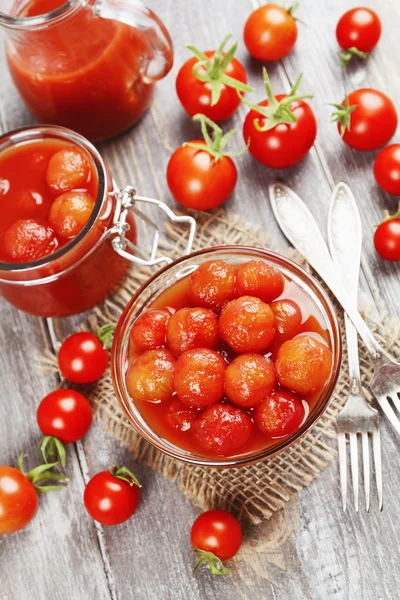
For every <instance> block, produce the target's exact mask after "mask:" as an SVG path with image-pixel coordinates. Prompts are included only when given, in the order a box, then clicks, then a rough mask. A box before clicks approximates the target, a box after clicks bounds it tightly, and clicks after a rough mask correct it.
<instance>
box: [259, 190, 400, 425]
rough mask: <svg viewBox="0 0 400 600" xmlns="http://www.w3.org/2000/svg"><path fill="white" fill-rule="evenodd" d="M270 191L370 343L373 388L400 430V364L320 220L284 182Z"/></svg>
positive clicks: (297, 241) (289, 233)
mask: <svg viewBox="0 0 400 600" xmlns="http://www.w3.org/2000/svg"><path fill="white" fill-rule="evenodd" d="M269 192H270V200H271V206H272V209H273V212H274V215H275V217H276V220H277V221H278V223H279V226H280V228H281V229H282V231H283V233H284V234H285V235H286V237H287V238H288V240H289V241H290V242H291V243H292V245H293V246H294V247H295V248H297V250H299V252H301V254H302V255H303V256H304V257H305V258H306V259H307V260H308V262H309V263H310V265H311V266H312V267H313V268H314V269H315V270H316V271H317V273H319V275H320V276H321V277H322V279H323V280H324V281H325V283H326V284H327V286H328V287H329V288H330V290H331V291H332V293H333V294H334V295H335V296H336V298H337V300H338V301H339V302H340V304H341V305H342V307H343V308H344V310H345V311H346V313H347V314H348V316H349V317H350V319H351V320H352V322H353V325H354V326H355V327H356V329H357V331H358V333H359V335H360V336H361V338H362V340H363V342H364V344H365V346H366V347H367V350H368V352H369V353H370V355H371V357H372V361H373V363H374V375H373V377H372V379H371V381H370V382H369V388H370V390H371V392H372V393H373V395H374V396H375V398H376V399H377V401H378V403H379V405H380V407H381V408H382V410H383V412H384V413H385V415H386V416H387V418H388V419H389V421H390V422H391V424H392V425H393V427H394V428H395V429H396V431H397V433H400V420H399V417H398V416H397V414H396V412H395V410H394V408H395V409H396V410H397V411H399V412H400V364H399V363H398V362H397V361H396V360H395V359H394V358H393V357H392V356H390V354H388V353H387V352H385V351H384V350H383V348H381V346H380V345H379V343H378V342H377V340H376V339H375V337H374V336H373V335H372V332H371V331H370V330H369V329H368V326H367V324H366V323H365V321H364V320H363V318H362V317H361V315H360V313H359V312H358V311H357V310H356V308H354V306H353V303H352V302H351V300H349V298H348V296H347V293H346V291H345V290H344V288H343V286H342V283H341V280H340V278H339V276H338V274H337V272H336V267H335V265H334V264H333V261H332V258H331V255H330V254H329V250H328V247H327V245H326V243H325V240H324V238H323V236H322V233H321V231H320V229H319V227H318V225H317V222H316V221H315V219H314V217H313V216H312V214H311V212H310V211H309V210H308V208H307V206H306V205H305V204H304V202H303V201H302V200H301V199H300V198H299V197H298V196H297V195H296V194H295V193H294V192H293V191H292V190H291V189H290V188H288V187H287V186H286V185H284V184H283V183H281V182H275V183H273V184H271V185H270V188H269ZM391 403H392V404H393V406H392V405H391ZM393 407H394V408H393Z"/></svg>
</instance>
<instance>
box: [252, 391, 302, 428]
mask: <svg viewBox="0 0 400 600" xmlns="http://www.w3.org/2000/svg"><path fill="white" fill-rule="evenodd" d="M304 417H305V410H304V405H303V403H302V401H301V399H300V398H299V397H298V396H296V395H295V394H292V393H291V392H285V391H283V390H276V391H275V392H272V394H271V395H270V396H267V397H266V398H265V399H264V400H263V401H262V402H261V404H259V406H257V408H256V410H255V411H254V422H255V424H256V425H257V427H258V428H259V429H260V430H261V431H262V432H263V433H264V434H265V435H267V436H268V437H271V438H276V437H282V436H284V435H290V434H292V433H294V432H295V431H297V429H298V428H299V427H300V425H301V424H302V423H303V421H304Z"/></svg>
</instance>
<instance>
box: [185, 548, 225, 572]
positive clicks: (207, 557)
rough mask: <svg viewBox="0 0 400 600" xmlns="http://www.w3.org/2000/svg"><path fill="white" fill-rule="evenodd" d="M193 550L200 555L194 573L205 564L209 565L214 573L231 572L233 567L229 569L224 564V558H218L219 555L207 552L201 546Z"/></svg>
mask: <svg viewBox="0 0 400 600" xmlns="http://www.w3.org/2000/svg"><path fill="white" fill-rule="evenodd" d="M193 552H194V553H195V554H198V555H199V557H200V558H199V560H198V561H197V563H196V564H195V566H194V567H193V571H192V573H193V575H194V574H195V573H196V571H197V569H198V568H199V567H200V566H201V565H204V564H205V565H207V566H208V567H209V569H210V571H211V573H213V575H227V574H228V573H230V572H231V569H227V568H226V567H225V566H224V563H223V562H222V560H221V559H220V558H218V556H216V555H215V554H214V553H213V552H207V551H206V550H200V549H199V548H195V549H194V550H193Z"/></svg>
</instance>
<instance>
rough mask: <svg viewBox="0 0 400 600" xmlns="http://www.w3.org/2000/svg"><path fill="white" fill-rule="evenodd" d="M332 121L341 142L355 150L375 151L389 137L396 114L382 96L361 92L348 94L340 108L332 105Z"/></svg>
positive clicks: (364, 90) (375, 93) (394, 126)
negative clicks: (333, 108)
mask: <svg viewBox="0 0 400 600" xmlns="http://www.w3.org/2000/svg"><path fill="white" fill-rule="evenodd" d="M332 106H334V107H335V108H336V111H334V112H333V113H332V120H333V121H335V122H337V124H338V125H337V127H338V131H339V133H340V135H341V136H342V139H343V141H344V142H345V143H346V144H347V145H348V146H350V147H351V148H354V149H355V150H367V151H368V150H377V149H378V148H381V147H382V146H384V145H385V144H387V143H388V141H389V140H390V139H391V138H392V137H393V135H394V134H395V132H396V129H397V120H398V119H397V112H396V108H395V106H394V104H393V102H392V101H391V99H390V98H389V97H388V96H386V94H384V93H383V92H379V91H378V90H374V89H372V88H362V89H359V90H355V91H354V92H351V94H349V95H348V96H346V98H345V100H343V102H342V104H333V105H332Z"/></svg>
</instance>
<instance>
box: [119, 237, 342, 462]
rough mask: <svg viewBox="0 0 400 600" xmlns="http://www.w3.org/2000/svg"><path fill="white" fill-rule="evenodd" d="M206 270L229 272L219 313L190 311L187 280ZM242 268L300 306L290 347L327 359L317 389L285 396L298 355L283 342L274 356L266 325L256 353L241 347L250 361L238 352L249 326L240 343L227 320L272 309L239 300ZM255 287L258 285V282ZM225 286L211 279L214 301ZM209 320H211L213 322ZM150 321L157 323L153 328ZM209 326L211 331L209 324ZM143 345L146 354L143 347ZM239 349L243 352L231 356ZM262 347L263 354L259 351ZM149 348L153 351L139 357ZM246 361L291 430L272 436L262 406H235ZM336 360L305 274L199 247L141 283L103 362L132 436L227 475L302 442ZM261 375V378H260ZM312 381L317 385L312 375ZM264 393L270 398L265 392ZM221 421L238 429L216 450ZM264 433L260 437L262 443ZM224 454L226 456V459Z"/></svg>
mask: <svg viewBox="0 0 400 600" xmlns="http://www.w3.org/2000/svg"><path fill="white" fill-rule="evenodd" d="M210 261H213V262H215V261H216V262H219V263H222V262H223V263H227V264H228V265H229V268H233V271H234V273H235V272H236V284H234V286H233V287H232V291H231V293H232V294H233V296H231V298H233V300H229V301H228V304H226V301H224V303H223V304H221V305H220V306H219V307H216V306H214V307H212V308H211V307H210V305H207V304H204V303H202V302H200V304H199V301H198V299H196V298H194V297H193V289H192V287H191V286H192V284H191V283H190V277H191V274H192V273H194V274H195V273H196V271H197V272H198V273H200V271H199V266H200V265H203V266H205V265H206V264H209V263H210ZM251 261H259V263H258V264H261V265H268V266H269V267H273V268H274V269H277V270H279V272H280V273H281V276H283V280H284V286H283V289H281V290H278V289H277V290H276V292H275V293H276V294H277V296H276V297H275V300H276V301H279V300H282V299H290V300H291V302H292V304H294V305H298V306H300V307H301V315H302V316H301V322H300V320H299V321H297V323H296V324H295V330H293V332H294V333H295V337H294V338H293V339H294V340H297V341H295V344H297V345H299V344H300V345H301V344H303V343H305V342H307V343H311V345H315V346H318V348H319V349H320V350H321V349H322V351H323V353H326V354H327V355H328V356H329V357H330V358H329V361H330V363H329V364H330V366H329V368H328V370H325V374H324V375H323V383H322V384H321V385H322V387H321V386H320V387H319V388H318V389H317V390H316V391H315V392H313V393H305V392H304V394H302V393H297V394H296V393H292V392H293V390H294V389H296V385H297V384H296V382H294V383H293V387H292V382H291V381H290V368H289V369H288V368H287V365H288V364H289V366H290V360H291V358H290V356H292V357H293V356H297V354H296V352H297V350H296V351H295V354H293V349H292V348H291V347H290V343H289V346H285V349H284V350H282V349H281V347H282V346H283V345H284V342H285V339H284V338H282V337H280V338H279V340H280V341H279V343H278V338H276V339H275V341H272V342H271V336H269V334H268V332H266V330H267V329H268V327H269V325H268V324H266V325H265V326H264V330H263V331H261V337H262V336H265V335H267V338H268V339H267V338H264V339H263V340H262V341H261V346H260V345H259V340H260V338H259V337H258V338H256V337H254V338H252V339H251V344H253V346H251V347H250V348H251V350H250V351H249V352H247V350H246V343H247V341H246V338H244V339H243V338H241V332H243V331H245V332H246V331H247V334H248V333H249V332H250V337H251V335H252V333H251V332H252V331H253V329H252V327H253V325H251V327H247V329H246V327H241V326H238V327H237V328H236V329H237V331H236V333H237V332H238V331H239V337H236V338H234V333H233V332H234V330H235V323H234V321H229V318H230V317H231V316H232V314H233V315H234V316H235V318H236V317H237V315H238V314H242V313H240V311H239V313H238V312H237V311H236V309H237V307H238V306H239V305H240V304H241V303H245V304H246V303H248V304H255V305H256V312H257V318H258V316H259V315H260V314H262V313H263V311H264V312H265V317H266V318H267V320H268V319H270V318H271V317H270V312H271V310H270V309H271V307H273V309H274V310H275V309H276V308H277V307H276V306H274V302H275V301H272V302H271V304H270V306H267V304H266V303H264V302H262V301H261V300H260V299H259V298H255V297H250V299H249V297H248V296H247V295H245V296H243V293H242V292H243V290H244V291H246V289H245V288H243V286H242V291H240V290H239V287H240V286H238V283H237V281H238V273H239V271H240V270H241V269H242V268H243V266H244V265H246V264H247V263H249V262H251ZM193 281H194V280H193ZM248 281H250V279H248ZM254 281H255V282H256V285H257V278H256V279H254ZM242 283H243V282H242ZM235 285H236V287H235ZM240 285H242V284H240ZM224 286H225V283H224V281H223V279H220V281H219V284H218V286H217V288H218V293H222V292H221V290H222V291H223V289H224ZM198 289H199V290H200V296H199V298H201V293H202V291H204V290H205V289H207V285H204V281H200V285H199V288H198ZM257 293H258V292H257ZM221 297H222V296H221ZM264 300H268V298H264ZM221 306H222V312H221ZM186 307H190V308H186ZM196 307H201V308H196ZM205 307H207V308H205ZM258 307H259V308H258ZM167 311H168V312H167ZM185 311H186V312H185ZM202 311H203V312H202ZM235 311H236V312H235ZM196 312H197V313H198V314H196ZM213 312H214V313H215V314H214V316H212V313H213ZM230 313H231V314H230ZM149 314H150V316H151V317H152V318H153V322H152V323H150V328H149V327H148V323H146V319H147V321H148V316H149ZM249 314H250V313H249ZM274 314H275V313H274ZM174 315H175V316H174ZM155 318H156V319H157V323H156V325H155V326H154V323H155V321H154V319H155ZM164 318H165V319H166V323H167V325H166V329H165V330H164V331H165V332H166V334H165V333H164V339H162V336H161V337H160V336H159V333H160V331H162V327H163V324H162V322H163V319H164ZM277 318H278V317H277ZM191 319H192V321H190V320H191ZM196 319H198V326H197V332H196V336H197V340H198V341H197V346H198V348H196V347H194V346H193V345H192V346H190V345H189V346H188V345H187V340H188V335H187V333H188V330H187V329H185V328H187V323H189V322H191V323H192V324H193V323H194V322H195V320H196ZM217 321H218V324H217V325H215V323H216V322H217ZM232 324H233V326H232ZM142 325H143V327H142ZM146 327H148V328H147V329H146ZM216 327H217V329H218V327H219V333H218V334H217V336H219V337H218V339H216V338H215V331H216ZM293 332H292V333H293ZM259 333H260V332H258V333H257V335H258V334H259ZM247 334H246V335H247ZM235 335H236V334H235ZM279 335H281V333H279ZM282 335H283V333H282ZM221 336H222V337H221ZM232 336H233V337H232ZM268 336H269V337H268ZM189 337H190V336H189ZM247 337H248V336H247ZM272 337H273V336H272ZM311 338H312V339H311ZM149 340H151V343H153V346H151V345H150V346H149ZM299 340H300V342H299ZM227 341H228V343H227ZM242 343H244V345H243V347H240V344H242ZM254 343H255V344H256V345H255V346H254ZM180 344H181V346H180ZM182 344H183V345H182ZM257 344H258V346H257ZM265 345H266V346H267V347H266V349H265V350H261V348H264V346H265ZM152 347H153V348H155V349H154V350H152V349H150V350H149V349H148V348H152ZM233 347H234V348H235V350H233ZM186 348H189V349H188V350H187V349H186ZM172 350H173V351H172ZM253 351H254V352H255V353H256V354H257V356H255V357H254V356H253V355H252V356H251V357H249V353H250V354H251V353H252V352H253ZM254 352H253V354H254ZM279 353H281V354H282V355H285V358H284V360H285V361H287V360H288V361H289V363H285V364H284V360H283V359H282V358H281V360H280V365H278V362H279V361H278V358H279ZM277 357H278V358H277ZM288 357H289V358H288ZM238 359H239V360H238ZM250 359H251V360H253V361H254V360H256V362H257V361H259V362H261V363H263V364H262V365H261V366H262V369H264V372H263V373H262V377H263V378H264V381H263V385H264V386H265V385H266V386H267V387H264V388H263V390H264V392H263V393H264V394H265V393H266V394H267V395H268V398H269V400H268V402H271V403H272V404H273V403H274V402H275V401H276V400H279V403H278V404H279V406H283V407H286V404H287V406H288V407H289V409H290V410H292V408H293V407H294V413H293V419H292V420H291V423H292V425H291V429H290V430H289V429H284V428H283V429H279V428H278V429H277V428H276V427H275V425H276V424H274V423H272V422H271V419H270V415H268V414H267V413H268V410H269V406H267V407H265V406H264V405H265V402H264V401H263V402H262V403H261V404H259V402H260V398H258V399H257V402H256V401H255V397H251V394H250V402H248V400H249V396H247V398H244V397H240V393H241V390H242V391H243V389H244V388H243V385H242V384H243V381H240V380H238V379H237V375H238V373H241V372H242V371H240V369H241V368H243V364H240V363H241V362H246V361H248V360H250ZM340 359H341V339H340V332H339V326H338V322H337V318H336V315H335V311H334V308H333V306H332V304H331V302H330V300H329V298H328V297H327V296H326V294H325V292H324V291H323V290H322V288H321V287H320V286H319V284H318V283H317V282H316V281H315V280H314V279H313V278H312V277H311V276H310V275H309V274H308V273H306V272H305V271H304V270H303V269H302V268H301V267H299V266H298V265H296V264H295V263H293V262H291V261H290V260H288V259H286V258H284V257H282V256H279V255H276V254H274V253H272V252H269V251H267V250H259V249H256V248H250V247H241V246H226V247H220V248H208V249H205V250H202V251H199V252H195V253H193V254H191V255H189V256H187V257H184V258H181V259H179V260H177V261H175V262H174V263H173V264H172V265H169V266H167V267H165V268H164V269H162V270H161V271H159V272H158V273H156V274H155V275H154V276H153V277H152V278H151V279H149V280H148V281H147V282H146V283H145V284H143V286H142V287H141V289H140V290H139V291H138V292H137V293H136V294H135V295H134V296H133V298H132V300H131V301H130V302H129V304H128V306H127V307H126V308H125V311H124V313H123V315H122V316H121V319H120V321H119V323H118V326H117V330H116V333H115V337H114V344H113V350H112V361H111V363H112V376H113V382H114V388H115V391H116V395H117V398H118V401H119V402H120V404H121V406H122V408H123V410H124V412H125V414H126V415H127V417H128V419H129V421H130V422H131V424H132V426H133V427H134V428H135V429H136V431H137V432H138V433H139V434H140V435H142V436H143V437H144V438H145V439H146V440H147V441H148V442H150V443H151V444H153V445H154V446H155V447H156V448H158V449H159V450H161V451H163V452H165V453H166V454H168V455H170V456H172V457H174V458H178V459H180V460H183V461H185V462H189V463H192V464H199V465H204V466H216V467H228V466H239V465H246V464H251V463H253V462H257V461H260V460H264V459H266V458H268V457H270V456H272V455H274V454H276V453H277V452H280V451H282V450H283V449H285V448H287V447H288V446H290V445H291V444H292V443H293V442H295V441H296V440H297V439H298V438H300V437H301V436H302V435H304V433H305V432H306V431H307V430H309V429H310V428H311V427H312V426H313V425H314V423H315V422H316V421H317V420H318V418H319V417H320V416H321V415H322V414H323V412H324V410H325V409H326V407H327V405H328V403H329V399H330V396H331V394H332V391H333V389H334V386H335V382H336V379H337V377H338V373H339V368H340ZM152 361H153V362H152ZM191 361H192V363H193V364H195V365H197V366H195V368H197V369H198V373H200V375H201V377H202V379H196V378H193V377H192V373H190V372H189V370H188V369H189V366H190V365H191V364H192V363H191ZM196 361H197V363H196ZM274 362H275V365H273V363H274ZM266 363H268V365H267V364H266ZM315 364H317V363H315ZM318 364H319V365H320V367H321V368H322V370H323V369H324V368H325V367H324V363H318ZM188 365H189V366H188ZM199 365H200V366H199ZM245 366H246V365H245ZM256 366H257V365H256ZM278 366H279V367H280V372H279V376H280V377H282V380H283V378H285V377H286V378H288V377H289V379H286V381H287V384H286V385H287V387H285V386H282V385H281V383H280V381H278V383H276V377H275V375H274V374H273V371H274V368H275V371H276V372H277V373H278ZM253 367H254V365H253ZM253 367H252V368H253ZM266 367H267V369H266ZM285 368H286V371H285ZM185 369H186V371H185ZM221 370H222V373H223V372H225V375H221V373H220V372H219V371H221ZM265 370H267V371H268V373H269V374H268V373H267V374H265ZM152 371H153V372H154V373H155V374H156V377H155V378H154V379H153V380H152V381H150V383H149V381H148V379H147V380H146V376H147V375H148V374H150V373H151V372H152ZM228 372H229V380H230V381H229V382H228V375H227V373H228ZM254 372H255V371H253V373H254ZM171 373H173V379H171V377H172V375H171ZM182 373H184V376H182ZM321 373H322V371H321ZM188 374H189V375H188ZM309 375H310V374H309ZM214 376H215V377H214ZM310 376H311V378H315V377H314V376H315V372H314V374H313V373H312V372H311V375H310ZM221 377H225V388H223V387H222V388H221V387H218V386H221V379H220V378H221ZM271 377H272V380H274V379H275V381H273V382H272V384H271V387H269V388H268V386H269V385H270V384H269V382H268V378H270V379H271ZM316 377H317V379H318V373H317V374H316ZM213 378H214V379H213ZM218 378H219V379H218ZM239 379H240V378H239ZM207 381H211V384H212V387H207V385H208V384H207V383H204V382H207ZM286 381H285V383H286ZM171 382H172V383H171ZM215 382H217V383H215ZM228 383H229V385H230V387H229V385H228ZM148 384H149V385H148ZM171 385H172V386H173V387H172V388H171ZM222 385H223V384H222ZM251 385H252V384H251ZM257 385H258V384H257ZM274 386H275V387H274ZM245 387H246V386H245ZM267 388H268V391H267V392H266V391H265V390H266V389H267ZM291 388H292V389H291ZM271 389H273V391H272V393H271ZM298 389H301V388H298ZM196 390H197V391H196ZM251 391H252V393H253V392H254V394H255V395H257V393H258V391H257V390H256V389H255V388H251ZM171 392H172V395H171ZM197 392H199V393H197ZM238 392H239V393H238ZM152 394H154V398H152ZM196 394H197V395H196ZM208 394H211V396H212V395H213V394H214V397H213V398H212V397H211V396H210V397H209V398H208V397H207V395H208ZM254 394H253V395H254ZM270 396H272V398H271V397H270ZM278 396H279V397H278ZM295 396H297V397H296V398H295ZM155 399H157V400H158V401H157V402H155V401H154V400H155ZM246 403H247V404H246ZM285 403H286V404H285ZM275 404H276V402H275ZM260 407H261V408H260ZM285 410H286V408H285ZM227 420H228V421H229V420H232V421H235V422H237V421H238V420H239V421H241V424H240V427H239V428H236V429H232V430H230V431H229V432H228V433H226V431H225V433H224V435H225V441H226V440H227V443H228V445H225V446H223V445H221V444H220V442H221V439H222V437H223V435H222V434H221V435H219V432H217V433H216V429H215V427H216V425H218V427H220V426H223V427H225V425H221V423H222V422H224V423H226V422H227ZM289 421H290V419H289ZM271 423H272V429H271ZM235 427H236V425H235ZM265 427H267V429H268V428H269V432H268V433H267V434H266V433H265V431H266V429H265ZM274 427H275V429H274ZM260 428H262V429H260ZM271 432H272V433H271ZM202 436H203V438H202ZM213 436H214V439H212V438H213ZM218 436H219V438H220V439H219V440H218V439H217V444H215V443H214V442H215V438H218ZM229 436H230V438H229ZM232 439H233V440H234V443H233V444H232ZM210 440H211V441H210ZM224 443H225V442H224ZM218 444H219V445H218ZM238 444H239V446H238ZM229 448H235V450H234V451H232V452H231V451H230V450H229Z"/></svg>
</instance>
